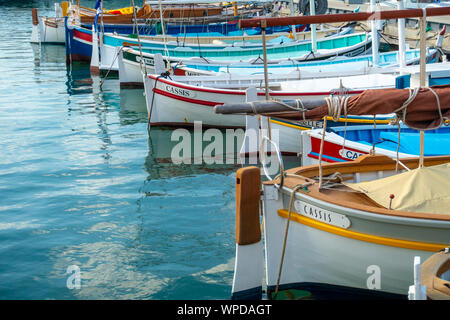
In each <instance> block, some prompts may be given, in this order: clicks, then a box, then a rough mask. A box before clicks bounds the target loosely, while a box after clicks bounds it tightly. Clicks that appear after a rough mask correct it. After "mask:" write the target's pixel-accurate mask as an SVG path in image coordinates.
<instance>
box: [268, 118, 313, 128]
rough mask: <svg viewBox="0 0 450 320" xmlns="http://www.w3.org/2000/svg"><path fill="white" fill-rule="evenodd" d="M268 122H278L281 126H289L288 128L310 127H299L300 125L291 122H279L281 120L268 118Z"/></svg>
mask: <svg viewBox="0 0 450 320" xmlns="http://www.w3.org/2000/svg"><path fill="white" fill-rule="evenodd" d="M270 122H272V123H276V124H279V125H281V126H285V127H289V128H294V129H299V130H309V129H311V128H307V127H301V126H298V125H295V124H293V123H287V122H281V121H277V120H273V119H270Z"/></svg>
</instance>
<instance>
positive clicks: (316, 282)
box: [229, 86, 450, 299]
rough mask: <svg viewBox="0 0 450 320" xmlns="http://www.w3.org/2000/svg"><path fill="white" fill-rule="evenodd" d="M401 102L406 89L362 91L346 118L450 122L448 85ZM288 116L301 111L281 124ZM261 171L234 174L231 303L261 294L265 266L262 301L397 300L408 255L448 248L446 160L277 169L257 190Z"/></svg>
mask: <svg viewBox="0 0 450 320" xmlns="http://www.w3.org/2000/svg"><path fill="white" fill-rule="evenodd" d="M380 97H383V99H380ZM408 97H411V95H410V91H409V90H407V89H381V90H367V91H365V92H364V93H363V94H360V95H358V96H354V97H352V98H350V100H349V101H348V107H347V113H348V114H351V115H364V114H365V115H375V114H389V113H392V112H397V113H398V116H399V117H400V118H402V119H403V121H404V123H405V125H407V126H409V127H412V128H415V129H420V130H434V129H437V128H439V127H440V126H441V125H442V124H443V123H444V121H445V120H446V119H450V105H447V103H449V102H450V86H437V87H432V88H421V89H418V90H417V92H416V93H415V94H414V99H412V100H411V101H410V103H409V104H408V105H405V104H404V102H405V101H406V100H407V99H408ZM437 100H439V101H440V108H439V107H438V105H437V103H436V101H437ZM266 105H268V103H266ZM229 108H232V105H229ZM256 110H257V109H256ZM329 110H330V109H329V104H325V105H322V106H320V107H315V108H312V109H309V110H307V111H306V112H305V113H304V115H305V118H306V119H312V120H314V119H320V118H322V117H323V116H326V115H331V114H330V113H329ZM342 110H343V109H342ZM278 116H282V115H281V114H278ZM294 116H296V117H299V113H298V112H287V113H284V116H282V117H284V118H286V119H290V118H292V117H294ZM448 152H449V154H450V149H449V150H448ZM281 168H282V167H281ZM260 172H261V170H260V168H256V167H248V168H243V169H240V170H239V171H238V172H237V174H236V262H235V274H234V278H233V289H232V292H233V298H235V299H240V298H244V299H248V298H250V299H255V298H260V297H261V293H262V286H261V277H262V276H263V270H264V266H265V272H266V285H267V295H268V297H269V298H277V297H278V296H277V295H278V294H279V293H280V292H282V291H283V290H296V289H297V290H308V291H309V292H311V293H312V295H313V296H314V298H315V299H321V298H330V297H331V298H334V299H343V298H345V297H347V298H348V297H349V296H350V297H359V298H361V297H364V298H381V297H382V298H404V297H406V294H407V288H408V287H409V284H410V283H411V280H412V279H413V270H412V268H411V262H412V261H413V259H414V257H416V256H419V257H420V258H421V259H422V260H425V259H427V258H429V257H430V256H431V255H433V254H434V253H436V252H438V251H440V250H441V249H443V248H445V247H448V244H449V243H450V232H449V231H450V213H449V210H448V208H449V200H450V184H449V180H448V178H447V177H448V176H449V174H450V156H448V155H446V156H433V157H422V156H421V157H419V158H417V157H414V158H400V159H398V158H396V159H392V158H389V157H387V156H384V155H364V156H361V157H359V158H358V159H356V160H354V161H348V162H339V163H327V164H322V165H310V166H306V167H301V168H293V169H289V170H286V171H284V172H283V170H282V172H281V174H280V175H278V176H277V177H276V178H274V179H273V178H272V177H271V176H270V175H269V176H268V179H269V181H267V182H264V183H263V190H262V193H261V191H260V183H261V180H260ZM261 194H263V202H262V212H263V226H264V227H263V232H264V247H263V242H262V235H261V225H260V220H259V217H260V212H259V203H260V197H261ZM263 252H264V255H263ZM264 257H265V263H264ZM258 282H259V285H258Z"/></svg>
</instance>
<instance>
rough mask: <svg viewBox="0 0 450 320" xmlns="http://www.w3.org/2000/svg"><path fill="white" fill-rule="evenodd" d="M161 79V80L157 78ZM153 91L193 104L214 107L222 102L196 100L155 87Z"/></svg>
mask: <svg viewBox="0 0 450 320" xmlns="http://www.w3.org/2000/svg"><path fill="white" fill-rule="evenodd" d="M158 81H161V80H158ZM153 91H154V92H155V93H156V94H160V95H162V96H166V97H169V98H172V99H175V100H181V101H185V102H189V103H195V104H201V105H204V106H209V107H214V106H217V105H218V104H223V102H211V101H205V100H197V99H191V98H186V97H181V96H177V95H176V94H172V93H169V92H167V91H164V90H161V89H158V88H155V89H153Z"/></svg>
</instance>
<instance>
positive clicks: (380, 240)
mask: <svg viewBox="0 0 450 320" xmlns="http://www.w3.org/2000/svg"><path fill="white" fill-rule="evenodd" d="M288 214H289V212H288V210H285V209H281V210H278V215H279V216H280V217H282V218H286V219H287V217H288ZM290 220H292V221H295V222H298V223H301V224H303V225H306V226H308V227H311V228H315V229H319V230H322V231H325V232H328V233H333V234H336V235H338V236H342V237H346V238H351V239H355V240H360V241H365V242H370V243H376V244H381V245H384V246H389V247H398V248H405V249H412V250H421V251H432V252H438V251H440V250H441V249H443V248H445V247H448V246H449V245H444V244H438V243H427V242H417V241H409V240H400V239H394V238H387V237H380V236H374V235H370V234H365V233H360V232H355V231H351V230H346V229H342V228H339V227H335V226H332V225H329V224H326V223H323V222H320V221H317V220H314V219H311V218H308V217H304V216H302V215H300V214H298V213H296V212H291V218H290Z"/></svg>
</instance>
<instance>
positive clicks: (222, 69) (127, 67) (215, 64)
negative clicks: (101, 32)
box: [103, 48, 440, 86]
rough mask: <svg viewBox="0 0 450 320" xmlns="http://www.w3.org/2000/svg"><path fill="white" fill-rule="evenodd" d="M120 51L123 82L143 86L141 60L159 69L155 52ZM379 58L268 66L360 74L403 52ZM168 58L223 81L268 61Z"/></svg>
mask: <svg viewBox="0 0 450 320" xmlns="http://www.w3.org/2000/svg"><path fill="white" fill-rule="evenodd" d="M115 55H117V53H116V54H115ZM118 55H119V57H118V59H117V60H118V66H119V77H120V83H121V85H124V86H127V85H136V86H142V84H141V83H142V80H141V77H142V76H141V74H142V71H141V60H142V68H143V67H144V66H145V68H146V72H147V73H155V68H154V65H155V62H154V56H155V55H154V54H145V53H143V54H142V59H141V55H140V52H139V51H138V50H135V49H132V48H123V49H121V50H119V52H118ZM419 56H420V50H418V49H413V50H408V51H406V63H407V65H414V64H417V63H418V62H419ZM439 57H440V51H439V49H438V48H436V49H434V48H430V49H428V50H427V62H428V63H433V62H437V61H438V60H439ZM379 58H380V64H379V65H378V66H374V65H373V62H372V61H373V60H372V59H373V57H372V55H362V56H356V57H346V58H342V59H328V60H320V61H311V62H310V61H304V62H294V61H293V60H291V59H286V60H281V61H270V62H269V64H268V67H267V69H268V74H269V75H275V74H278V75H286V74H291V73H295V72H297V73H300V74H301V78H302V79H305V78H310V77H311V75H313V74H315V77H317V78H325V77H328V76H339V75H350V74H353V75H356V74H364V73H372V72H377V71H381V72H386V70H387V69H389V68H392V67H396V66H398V61H399V54H398V52H396V51H392V52H385V53H381V54H380V55H379ZM164 60H165V64H166V66H167V68H169V65H168V64H169V62H170V65H171V69H172V70H173V73H174V74H175V75H195V74H200V75H201V74H204V75H206V74H208V75H211V76H215V79H216V83H219V82H220V79H221V78H222V79H227V74H236V75H240V76H242V78H243V77H248V78H252V77H254V75H258V74H260V75H261V74H263V73H264V64H263V62H264V61H263V60H262V59H261V58H260V57H254V58H253V59H251V60H249V61H246V62H232V61H218V60H212V59H207V58H205V57H202V58H198V57H194V58H176V57H172V56H171V57H170V58H168V57H164ZM105 67H106V66H104V67H103V68H105ZM104 70H106V69H104ZM196 70H197V71H196ZM383 70H384V71H383Z"/></svg>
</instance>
